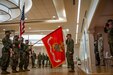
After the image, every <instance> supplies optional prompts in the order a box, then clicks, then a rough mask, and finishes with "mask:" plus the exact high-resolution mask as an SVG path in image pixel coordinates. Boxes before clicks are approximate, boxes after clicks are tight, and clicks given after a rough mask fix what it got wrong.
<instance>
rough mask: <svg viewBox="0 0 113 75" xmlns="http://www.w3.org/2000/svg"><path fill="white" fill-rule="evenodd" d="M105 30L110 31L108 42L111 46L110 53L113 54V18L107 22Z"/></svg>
mask: <svg viewBox="0 0 113 75" xmlns="http://www.w3.org/2000/svg"><path fill="white" fill-rule="evenodd" d="M104 31H105V32H106V33H108V43H109V47H110V53H111V55H112V56H113V20H112V19H109V20H108V21H107V23H106V26H105V28H104Z"/></svg>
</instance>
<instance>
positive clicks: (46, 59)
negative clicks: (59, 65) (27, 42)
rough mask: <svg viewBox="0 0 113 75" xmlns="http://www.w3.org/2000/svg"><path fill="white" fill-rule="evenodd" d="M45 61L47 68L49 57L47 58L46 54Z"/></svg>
mask: <svg viewBox="0 0 113 75" xmlns="http://www.w3.org/2000/svg"><path fill="white" fill-rule="evenodd" d="M45 61H46V63H45V67H47V66H48V62H49V57H48V56H47V54H46V56H45Z"/></svg>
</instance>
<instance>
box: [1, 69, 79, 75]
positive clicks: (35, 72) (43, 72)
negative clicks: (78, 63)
mask: <svg viewBox="0 0 113 75" xmlns="http://www.w3.org/2000/svg"><path fill="white" fill-rule="evenodd" d="M8 71H9V72H11V69H10V68H9V69H8ZM0 72H1V70H0ZM8 75H79V74H77V71H76V70H75V72H74V73H70V72H68V69H67V68H66V67H63V68H62V67H58V68H54V69H51V68H49V67H48V68H30V71H27V72H19V73H11V74H8Z"/></svg>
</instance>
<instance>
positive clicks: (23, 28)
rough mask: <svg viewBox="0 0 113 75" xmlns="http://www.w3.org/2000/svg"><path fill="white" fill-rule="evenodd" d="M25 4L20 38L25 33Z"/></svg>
mask: <svg viewBox="0 0 113 75" xmlns="http://www.w3.org/2000/svg"><path fill="white" fill-rule="evenodd" d="M24 23H25V4H24V5H23V9H22V14H21V20H20V37H21V36H22V34H23V33H24V32H25V25H24Z"/></svg>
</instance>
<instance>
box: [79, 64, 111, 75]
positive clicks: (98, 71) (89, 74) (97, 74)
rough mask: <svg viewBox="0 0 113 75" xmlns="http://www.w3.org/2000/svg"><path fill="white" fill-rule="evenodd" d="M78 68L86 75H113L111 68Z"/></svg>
mask: <svg viewBox="0 0 113 75" xmlns="http://www.w3.org/2000/svg"><path fill="white" fill-rule="evenodd" d="M78 68H79V70H81V71H82V72H84V73H85V74H86V75H113V67H111V66H92V67H91V68H88V67H83V66H79V67H78Z"/></svg>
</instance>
